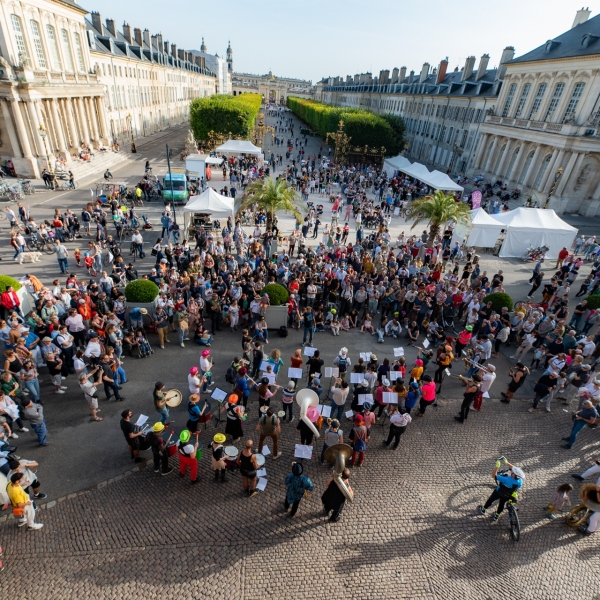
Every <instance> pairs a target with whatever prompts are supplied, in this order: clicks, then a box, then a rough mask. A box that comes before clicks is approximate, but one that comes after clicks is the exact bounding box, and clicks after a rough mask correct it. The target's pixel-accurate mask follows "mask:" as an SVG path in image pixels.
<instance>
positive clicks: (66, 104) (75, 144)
mask: <svg viewBox="0 0 600 600" xmlns="http://www.w3.org/2000/svg"><path fill="white" fill-rule="evenodd" d="M62 102H63V110H64V112H65V115H66V116H67V123H68V124H69V131H70V136H69V137H70V138H71V148H79V143H80V140H81V138H80V137H79V132H78V131H77V127H76V126H75V119H74V118H73V117H74V114H75V105H74V103H73V101H72V99H71V98H63V101H62Z"/></svg>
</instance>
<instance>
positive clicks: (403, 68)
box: [398, 67, 406, 83]
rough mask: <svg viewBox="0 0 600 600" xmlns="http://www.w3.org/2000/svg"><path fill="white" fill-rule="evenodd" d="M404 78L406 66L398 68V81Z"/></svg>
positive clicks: (400, 81)
mask: <svg viewBox="0 0 600 600" xmlns="http://www.w3.org/2000/svg"><path fill="white" fill-rule="evenodd" d="M405 79H406V67H402V68H401V69H400V75H398V83H402V82H403V81H404V80H405Z"/></svg>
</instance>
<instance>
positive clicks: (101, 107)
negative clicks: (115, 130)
mask: <svg viewBox="0 0 600 600" xmlns="http://www.w3.org/2000/svg"><path fill="white" fill-rule="evenodd" d="M94 100H95V101H96V106H97V107H98V116H99V117H100V127H101V129H102V132H101V134H100V135H101V137H103V138H104V139H105V140H106V141H107V143H108V142H110V129H109V127H108V121H107V120H106V116H107V115H106V112H107V111H106V103H105V102H104V96H96V98H94Z"/></svg>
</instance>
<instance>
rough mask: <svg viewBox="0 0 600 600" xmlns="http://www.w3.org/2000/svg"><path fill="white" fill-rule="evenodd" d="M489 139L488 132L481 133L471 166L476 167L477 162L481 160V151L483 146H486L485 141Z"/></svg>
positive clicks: (483, 148)
mask: <svg viewBox="0 0 600 600" xmlns="http://www.w3.org/2000/svg"><path fill="white" fill-rule="evenodd" d="M489 139H490V134H489V133H482V134H481V139H480V140H479V147H478V148H477V154H475V158H474V160H473V168H474V169H477V168H478V166H479V162H480V161H481V158H482V156H483V152H484V150H485V147H486V146H487V143H488V141H489Z"/></svg>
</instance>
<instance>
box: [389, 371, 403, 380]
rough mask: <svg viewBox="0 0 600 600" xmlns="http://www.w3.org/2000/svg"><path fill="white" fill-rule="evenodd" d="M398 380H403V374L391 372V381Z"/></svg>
mask: <svg viewBox="0 0 600 600" xmlns="http://www.w3.org/2000/svg"><path fill="white" fill-rule="evenodd" d="M396 379H402V372H401V371H390V381H396Z"/></svg>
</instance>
